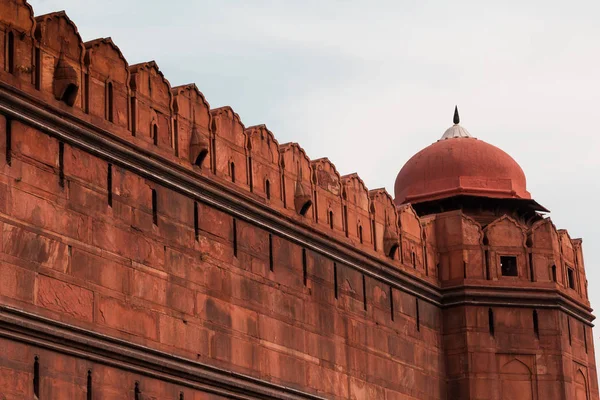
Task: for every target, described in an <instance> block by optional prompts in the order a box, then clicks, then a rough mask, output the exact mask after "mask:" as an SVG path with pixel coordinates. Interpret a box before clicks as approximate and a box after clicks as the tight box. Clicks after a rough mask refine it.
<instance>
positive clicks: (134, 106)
mask: <svg viewBox="0 0 600 400" xmlns="http://www.w3.org/2000/svg"><path fill="white" fill-rule="evenodd" d="M130 103H131V104H130V109H131V135H132V136H135V134H136V131H137V101H136V99H135V97H132V98H131V99H130Z"/></svg>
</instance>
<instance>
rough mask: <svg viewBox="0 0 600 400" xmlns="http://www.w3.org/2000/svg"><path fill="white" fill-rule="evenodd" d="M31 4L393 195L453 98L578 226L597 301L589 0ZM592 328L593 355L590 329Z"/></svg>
mask: <svg viewBox="0 0 600 400" xmlns="http://www.w3.org/2000/svg"><path fill="white" fill-rule="evenodd" d="M29 2H30V3H31V4H32V6H33V8H34V11H35V13H36V15H41V14H44V13H47V12H52V11H57V10H66V12H67V14H68V15H69V17H70V18H71V19H72V20H73V21H74V22H75V23H76V24H77V26H78V28H79V32H80V34H81V36H82V37H83V40H84V41H88V40H91V39H94V38H97V37H106V36H111V37H112V38H113V40H114V42H115V43H116V44H117V45H118V46H119V47H120V49H121V50H122V52H123V54H124V55H125V57H126V58H127V59H128V61H129V63H130V64H134V63H138V62H142V61H148V60H155V61H156V62H157V63H158V65H159V67H160V68H161V70H162V71H163V73H164V74H165V76H166V78H167V79H168V80H169V81H170V82H171V85H172V86H176V85H181V84H185V83H190V82H195V83H196V84H197V86H198V88H199V89H200V90H201V91H202V92H203V93H204V95H205V96H206V98H207V100H208V102H209V103H210V104H211V106H212V107H213V108H214V107H219V106H223V105H230V106H232V107H233V109H234V110H235V111H236V112H237V113H238V114H239V115H240V117H241V119H242V121H243V123H244V124H245V125H246V126H251V125H256V124H262V123H264V124H266V125H267V127H268V128H269V129H270V130H271V131H272V132H273V133H274V134H275V137H276V138H277V139H278V140H279V143H285V142H290V141H294V142H298V143H300V145H301V146H302V147H303V148H304V149H305V150H306V152H307V154H308V156H309V157H310V158H312V159H315V158H319V157H329V159H330V160H331V161H332V162H333V163H334V164H335V165H336V167H337V169H338V171H340V173H341V174H342V175H344V174H348V173H352V172H358V174H359V175H360V177H361V178H362V179H363V180H364V182H365V184H366V185H367V187H369V188H370V189H374V188H379V187H386V188H387V190H388V192H389V193H391V194H392V195H393V186H394V180H395V178H396V174H397V173H398V171H399V170H400V168H401V167H402V166H403V165H404V163H405V162H406V161H407V160H408V159H409V158H410V157H411V156H412V155H413V154H414V153H416V152H417V151H419V150H421V149H422V148H423V147H425V146H427V145H429V144H431V143H433V142H435V141H436V140H437V139H439V138H440V136H441V135H442V133H443V132H444V131H445V129H446V128H448V127H449V126H450V125H451V124H452V113H453V110H454V105H455V104H458V106H459V109H460V114H461V124H462V125H463V126H464V127H465V128H467V129H468V130H469V132H470V133H471V134H472V135H473V136H475V137H477V138H479V139H481V140H484V141H486V142H488V143H491V144H493V145H496V146H498V147H500V148H502V149H503V150H505V151H506V152H507V153H509V154H510V155H512V156H513V158H514V159H515V160H516V161H517V162H518V163H520V165H521V167H522V168H523V170H524V171H525V174H526V176H527V183H528V184H527V187H528V190H529V192H531V194H532V196H533V197H534V198H535V199H536V200H537V201H538V202H539V203H540V204H542V205H544V206H545V207H547V208H548V209H550V210H551V214H550V217H551V218H552V220H553V222H554V223H555V225H556V226H557V228H559V229H561V228H565V229H568V231H569V233H570V235H571V237H573V238H578V237H582V238H583V249H584V257H585V266H586V271H587V277H588V280H589V294H590V300H591V303H592V307H595V308H597V309H599V310H600V271H599V270H598V268H597V264H598V263H599V262H600V231H599V226H600V216H599V215H600V213H598V211H597V210H595V207H596V206H594V204H596V203H597V198H598V196H599V195H600V183H599V179H598V177H599V176H600V151H599V150H600V138H599V132H598V115H599V113H598V108H599V107H600V78H599V73H600V72H599V71H600V68H599V65H600V40H599V38H600V24H599V23H598V21H600V2H599V1H597V0H595V1H592V0H590V1H577V0H571V1H554V0H545V1H527V2H523V1H510V0H505V1H494V2H491V1H481V0H479V1H459V0H456V1H424V0H418V1H417V0H409V1H407V0H402V1H398V0H395V1H383V0H381V1H352V0H343V1H342V0H339V1H334V0H319V1H316V0H298V1H296V0H287V1H276V0H272V1H266V0H238V1H233V0H205V1H200V0H196V1H194V0H171V1H164V0H160V1H157V0H103V1H97V0H96V1H90V0H30V1H29ZM525 3H526V4H525ZM594 339H595V345H596V346H597V348H598V350H597V355H598V358H599V359H600V340H599V339H600V329H598V328H596V329H595V334H594Z"/></svg>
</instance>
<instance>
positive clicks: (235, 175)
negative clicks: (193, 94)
mask: <svg viewBox="0 0 600 400" xmlns="http://www.w3.org/2000/svg"><path fill="white" fill-rule="evenodd" d="M210 113H211V115H212V125H213V129H212V134H213V135H214V142H213V144H212V146H213V151H212V153H213V154H214V161H213V162H214V165H213V168H214V172H213V173H214V175H215V176H217V177H219V178H222V179H223V180H225V181H229V182H231V183H233V184H235V186H237V187H240V188H243V189H245V190H247V191H250V190H249V189H250V179H249V175H248V137H247V135H246V132H245V127H244V125H243V124H242V121H241V120H240V117H239V115H238V114H236V113H235V112H234V111H233V109H231V107H220V108H216V109H212V110H210Z"/></svg>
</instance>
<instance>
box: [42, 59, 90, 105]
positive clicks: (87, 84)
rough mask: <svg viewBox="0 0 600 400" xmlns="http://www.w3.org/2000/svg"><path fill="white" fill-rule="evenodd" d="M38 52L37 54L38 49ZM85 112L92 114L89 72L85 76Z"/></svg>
mask: <svg viewBox="0 0 600 400" xmlns="http://www.w3.org/2000/svg"><path fill="white" fill-rule="evenodd" d="M36 52H37V49H36ZM38 90H39V89H38ZM83 111H84V112H85V113H86V114H89V113H90V74H89V72H86V73H85V74H84V75H83Z"/></svg>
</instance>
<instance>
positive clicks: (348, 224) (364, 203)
mask: <svg viewBox="0 0 600 400" xmlns="http://www.w3.org/2000/svg"><path fill="white" fill-rule="evenodd" d="M341 183H342V210H343V214H342V218H343V224H344V231H345V234H346V237H347V238H349V239H350V240H351V241H352V242H353V243H356V244H359V245H362V247H364V248H369V247H370V248H371V249H373V250H374V246H373V230H372V228H373V221H372V207H371V202H370V199H369V190H368V189H367V187H366V186H365V184H364V182H363V181H362V179H360V177H359V176H358V174H356V173H354V174H350V175H344V176H342V177H341Z"/></svg>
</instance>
